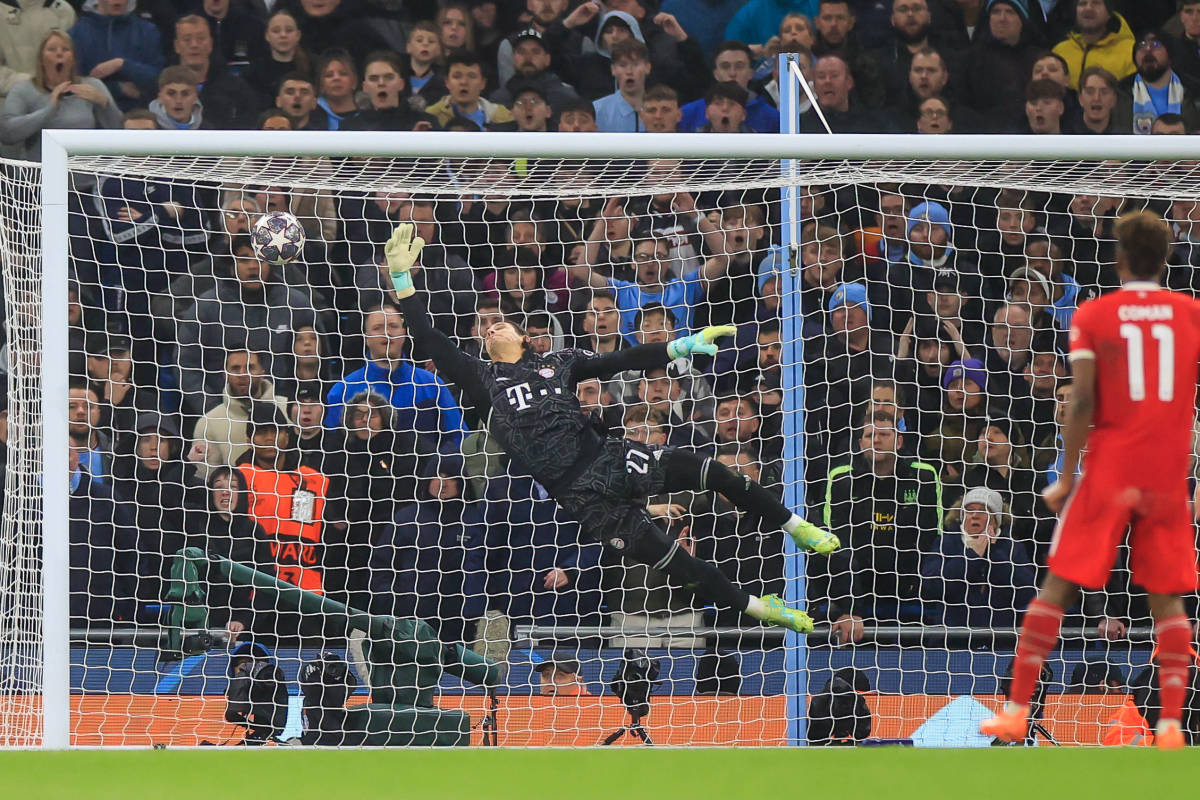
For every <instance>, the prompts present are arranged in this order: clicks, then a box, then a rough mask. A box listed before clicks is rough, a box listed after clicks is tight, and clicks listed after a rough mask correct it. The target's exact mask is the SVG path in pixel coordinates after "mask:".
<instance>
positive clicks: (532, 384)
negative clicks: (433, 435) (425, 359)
mask: <svg viewBox="0 0 1200 800" xmlns="http://www.w3.org/2000/svg"><path fill="white" fill-rule="evenodd" d="M400 309H401V311H403V312H404V319H405V322H406V323H407V325H408V331H409V334H410V335H411V336H412V337H413V340H414V342H416V343H417V345H418V346H419V347H420V348H421V349H422V350H424V351H425V352H426V353H428V354H429V355H430V357H431V358H432V359H433V363H434V364H435V365H436V366H437V369H438V372H439V374H441V376H442V377H444V378H445V379H446V380H449V381H452V382H454V383H455V384H457V385H458V386H459V388H461V389H462V390H463V393H464V395H465V396H466V397H467V399H469V400H470V402H471V404H472V405H474V406H475V409H476V411H477V413H478V414H479V418H480V419H481V420H484V422H485V424H486V425H487V429H488V431H489V432H490V433H491V434H492V435H493V436H495V437H496V439H497V440H499V442H500V444H501V445H502V446H503V447H504V451H505V452H506V453H507V454H508V456H509V457H510V458H511V459H512V460H513V461H515V462H516V463H517V465H518V466H520V467H521V468H523V469H524V470H525V471H526V472H528V473H529V475H530V476H531V477H532V478H533V479H534V480H536V481H537V482H538V483H540V484H542V486H544V487H545V488H546V489H547V490H548V491H550V492H553V491H554V490H555V489H558V488H562V487H565V486H567V485H569V484H570V482H571V481H572V480H573V479H574V478H575V477H576V476H578V475H579V474H580V473H581V472H582V470H583V469H584V468H585V467H586V466H587V465H588V464H589V463H591V461H592V460H593V459H594V458H596V456H597V455H598V454H599V453H600V448H601V445H602V444H603V442H604V436H603V434H602V433H601V432H600V430H598V427H597V426H596V425H595V424H593V421H592V418H591V417H589V416H587V415H585V414H584V413H583V411H582V409H581V408H580V406H579V400H578V398H576V396H575V385H576V384H577V383H579V381H582V380H587V379H588V378H608V377H611V376H612V375H615V374H616V373H618V372H623V371H625V370H646V369H651V368H654V367H662V366H665V365H666V364H667V363H668V362H669V361H670V360H671V359H670V357H669V356H668V355H667V345H666V344H646V345H639V346H637V347H631V348H628V349H626V350H620V351H618V352H615V353H608V354H605V355H597V354H596V353H593V352H591V351H589V350H558V351H556V352H553V353H547V354H546V355H541V356H539V355H535V354H533V353H529V352H526V354H525V355H524V356H523V357H522V358H521V360H520V361H517V362H516V363H513V364H506V363H497V362H491V361H483V360H481V359H479V358H476V357H475V356H472V355H469V354H467V353H464V352H463V351H462V350H461V349H459V348H458V347H457V346H456V345H455V344H454V343H453V342H452V341H451V340H450V339H449V338H448V337H447V336H446V335H445V334H443V333H442V332H441V331H438V330H437V329H436V328H434V327H433V326H432V325H431V324H430V322H429V318H428V315H427V314H426V311H425V306H424V304H423V303H422V301H421V300H419V299H418V298H417V297H415V296H414V297H407V298H405V299H404V300H401V301H400Z"/></svg>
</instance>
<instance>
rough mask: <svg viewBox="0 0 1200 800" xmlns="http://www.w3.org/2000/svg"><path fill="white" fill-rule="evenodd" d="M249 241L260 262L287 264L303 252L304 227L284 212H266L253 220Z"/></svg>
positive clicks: (278, 264)
mask: <svg viewBox="0 0 1200 800" xmlns="http://www.w3.org/2000/svg"><path fill="white" fill-rule="evenodd" d="M250 240H251V242H252V243H253V245H254V255H256V256H257V257H258V258H259V260H260V261H266V262H267V263H268V264H275V265H276V266H280V265H283V264H289V263H291V262H293V261H295V260H296V259H297V258H299V257H300V254H301V253H302V252H304V227H303V226H302V225H301V224H300V220H298V219H296V217H295V216H294V215H292V214H289V213H288V212H286V211H268V212H267V213H266V214H263V215H262V216H261V217H259V218H258V219H257V220H255V222H254V227H252V228H251V229H250Z"/></svg>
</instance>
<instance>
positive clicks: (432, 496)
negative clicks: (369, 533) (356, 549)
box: [370, 455, 488, 644]
mask: <svg viewBox="0 0 1200 800" xmlns="http://www.w3.org/2000/svg"><path fill="white" fill-rule="evenodd" d="M486 509H487V504H486V503H483V502H481V501H480V500H479V499H478V498H475V497H473V496H471V494H470V484H469V483H468V482H467V481H466V479H465V477H464V474H463V463H462V458H461V457H459V456H457V455H454V456H452V455H440V456H435V457H433V458H431V459H430V460H429V461H428V463H427V464H426V466H425V468H424V470H422V472H421V478H420V480H419V481H418V486H417V495H416V501H415V502H411V503H408V504H407V505H404V506H402V507H401V508H399V509H398V510H397V511H396V512H395V517H394V523H393V524H391V525H386V526H381V527H380V528H379V530H378V533H377V534H376V537H375V539H374V547H373V548H372V552H371V570H370V572H371V595H372V597H371V610H372V611H373V612H374V613H382V614H392V615H394V616H397V617H418V618H420V619H424V620H426V621H427V622H429V623H430V625H432V626H433V628H434V629H435V630H436V631H437V634H438V638H439V639H441V640H442V641H443V642H446V643H451V644H453V643H468V642H470V641H472V640H473V639H474V635H475V631H474V622H475V620H477V619H478V618H480V617H482V616H483V612H484V611H485V609H486V601H487V597H486V595H485V590H486V579H487V577H488V575H487V573H486V572H485V565H484V558H485V555H486V554H487V546H486V542H485V539H486V537H487V528H486V526H485V521H484V514H485V512H486Z"/></svg>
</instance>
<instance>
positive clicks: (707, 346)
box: [667, 325, 737, 358]
mask: <svg viewBox="0 0 1200 800" xmlns="http://www.w3.org/2000/svg"><path fill="white" fill-rule="evenodd" d="M735 333H737V328H735V327H733V326H732V325H716V326H714V327H711V328H705V329H704V330H702V331H700V332H699V333H693V334H692V335H691V336H684V337H683V338H682V339H675V340H673V341H671V342H669V343H668V344H667V355H669V356H670V357H671V358H683V357H685V356H687V357H690V356H693V355H696V354H698V353H699V354H703V355H706V356H715V355H716V354H717V346H716V345H715V344H713V342H714V340H716V339H720V338H722V337H724V336H733V335H734V334H735Z"/></svg>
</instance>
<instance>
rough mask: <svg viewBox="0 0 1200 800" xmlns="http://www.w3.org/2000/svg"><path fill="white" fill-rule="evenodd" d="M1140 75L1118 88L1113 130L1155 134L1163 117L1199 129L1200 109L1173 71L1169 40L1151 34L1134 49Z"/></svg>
mask: <svg viewBox="0 0 1200 800" xmlns="http://www.w3.org/2000/svg"><path fill="white" fill-rule="evenodd" d="M1133 60H1134V63H1135V65H1136V66H1137V72H1135V73H1134V74H1132V75H1130V76H1128V77H1126V78H1125V79H1124V80H1122V81H1121V82H1120V83H1119V84H1118V85H1117V105H1116V108H1115V109H1114V111H1113V117H1114V123H1113V124H1114V126H1115V127H1116V129H1117V131H1118V132H1120V133H1136V134H1142V135H1145V134H1149V133H1153V129H1154V122H1155V120H1157V119H1158V118H1159V117H1160V116H1162V115H1163V114H1178V115H1180V116H1181V117H1183V123H1184V128H1185V129H1186V130H1193V129H1195V128H1197V127H1200V105H1197V102H1196V94H1195V92H1194V90H1192V89H1190V88H1189V87H1187V86H1185V85H1184V82H1183V80H1182V79H1181V78H1180V77H1179V75H1178V74H1176V72H1175V70H1174V69H1172V67H1171V51H1170V50H1168V49H1167V45H1166V37H1165V36H1164V35H1163V34H1162V33H1161V32H1159V31H1150V32H1149V33H1147V34H1145V35H1144V36H1142V38H1141V39H1140V40H1138V42H1137V44H1135V45H1134V46H1133Z"/></svg>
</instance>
